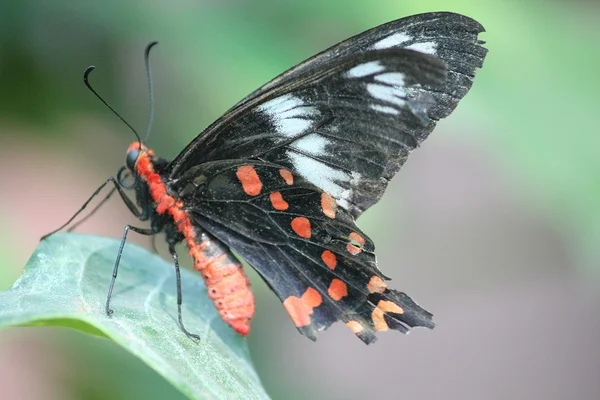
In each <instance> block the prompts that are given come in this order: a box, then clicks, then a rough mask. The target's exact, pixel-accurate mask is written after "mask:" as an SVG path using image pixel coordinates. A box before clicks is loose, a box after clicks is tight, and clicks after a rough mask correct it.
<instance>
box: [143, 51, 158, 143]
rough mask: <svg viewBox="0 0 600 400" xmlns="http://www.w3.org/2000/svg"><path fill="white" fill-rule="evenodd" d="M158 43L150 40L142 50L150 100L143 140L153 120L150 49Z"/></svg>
mask: <svg viewBox="0 0 600 400" xmlns="http://www.w3.org/2000/svg"><path fill="white" fill-rule="evenodd" d="M157 44H158V42H157V41H154V42H150V43H149V44H148V46H146V50H145V51H144V65H145V67H146V79H147V80H148V99H149V101H150V115H149V116H148V127H147V128H146V134H145V135H144V142H145V141H146V140H147V139H148V136H150V131H151V130H152V122H153V121H154V85H153V84H152V72H151V71H150V50H152V48H153V47H154V46H156V45H157Z"/></svg>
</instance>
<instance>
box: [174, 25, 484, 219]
mask: <svg viewBox="0 0 600 400" xmlns="http://www.w3.org/2000/svg"><path fill="white" fill-rule="evenodd" d="M482 30H483V29H482V27H481V26H480V25H479V24H478V23H477V22H475V21H473V20H471V19H469V18H466V17H463V16H460V15H457V14H448V13H434V14H425V15H421V16H414V17H409V18H406V19H402V20H398V21H394V22H390V23H388V24H386V25H382V26H380V27H378V28H374V29H373V30H371V31H368V32H365V33H363V34H361V35H358V36H356V37H354V38H352V39H349V40H348V41H346V42H343V43H341V44H339V45H338V46H335V47H333V48H332V49H330V50H328V51H326V52H324V53H322V54H321V55H318V56H316V57H315V58H313V59H311V60H309V61H307V62H305V63H303V64H301V65H300V66H298V67H296V68H294V69H292V70H290V71H288V72H287V73H285V74H283V75H282V76H280V77H279V78H277V79H275V80H274V81H272V82H271V83H269V84H267V85H265V86H264V87H263V88H261V89H259V90H258V91H256V92H255V93H254V94H253V95H251V96H249V97H248V98H246V99H245V100H244V101H242V102H241V103H239V104H238V105H237V106H236V107H234V108H233V109H232V110H230V111H229V112H228V113H227V114H225V115H224V116H223V117H222V118H221V119H219V120H217V121H216V122H215V123H214V124H212V125H211V126H210V127H209V128H207V129H206V130H205V131H204V132H203V133H202V134H201V135H200V136H198V138H196V139H195V140H194V141H193V142H192V143H190V145H188V147H187V148H186V149H185V150H184V151H183V152H182V153H180V155H179V156H178V157H177V158H176V159H175V160H173V162H172V163H171V164H170V166H169V169H168V172H169V173H170V174H171V177H173V178H175V177H177V176H178V175H180V174H181V173H182V172H183V171H185V170H188V169H190V168H192V167H194V166H197V165H200V164H202V163H205V162H208V161H214V160H221V159H254V160H262V161H269V162H274V163H277V164H280V165H283V166H285V167H286V168H288V169H290V170H292V171H294V172H295V173H297V174H300V175H301V176H303V177H304V178H305V179H306V180H308V181H310V182H311V183H312V184H314V185H316V186H317V187H319V188H320V189H321V190H324V191H326V192H327V193H329V194H331V195H332V196H333V197H335V198H336V199H337V200H338V202H339V204H340V206H341V207H344V208H345V209H347V210H348V211H350V213H351V214H352V215H353V216H354V217H357V216H358V215H360V214H361V213H362V212H363V211H364V210H366V209H367V208H368V207H370V206H371V205H372V204H374V203H376V202H377V201H378V200H379V198H380V197H381V196H382V194H383V192H384V191H385V188H386V187H387V184H388V181H389V180H390V179H391V178H392V177H393V175H394V174H395V173H396V172H397V171H398V170H399V169H400V167H401V166H402V165H403V164H404V162H405V161H406V159H407V157H408V155H409V153H410V151H412V150H413V149H414V148H415V147H416V146H417V145H418V143H420V142H421V141H423V140H425V138H427V136H428V135H429V133H430V132H431V131H432V130H433V128H434V127H435V124H436V122H437V120H438V119H439V118H442V117H445V116H447V115H448V114H449V113H450V112H451V111H452V110H453V109H454V108H455V107H456V104H457V103H458V101H459V100H460V99H461V98H462V96H464V95H465V94H466V92H467V91H468V89H469V88H470V86H471V81H472V78H473V76H474V73H475V69H476V68H477V67H479V66H481V64H482V62H483V57H484V56H485V52H486V50H485V49H484V48H482V47H481V46H480V45H479V42H478V40H477V33H479V32H481V31H482ZM403 47H404V48H411V49H414V50H420V51H425V52H429V53H431V54H433V55H427V54H423V53H420V52H417V51H414V50H407V49H403Z"/></svg>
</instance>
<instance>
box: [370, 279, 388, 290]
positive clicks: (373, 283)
mask: <svg viewBox="0 0 600 400" xmlns="http://www.w3.org/2000/svg"><path fill="white" fill-rule="evenodd" d="M367 287H368V288H369V293H383V292H385V290H386V289H387V285H386V284H385V282H384V281H383V279H381V278H380V277H378V276H377V275H373V276H372V277H371V279H370V280H369V284H368V285H367Z"/></svg>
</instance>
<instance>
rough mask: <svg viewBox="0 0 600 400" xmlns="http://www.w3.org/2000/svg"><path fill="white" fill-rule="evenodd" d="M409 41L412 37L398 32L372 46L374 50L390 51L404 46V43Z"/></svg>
mask: <svg viewBox="0 0 600 400" xmlns="http://www.w3.org/2000/svg"><path fill="white" fill-rule="evenodd" d="M409 40H412V37H410V36H409V35H407V34H406V33H402V32H396V33H394V34H392V35H390V36H388V37H386V38H384V39H382V40H380V41H379V42H377V43H375V44H374V45H373V46H372V48H373V49H377V50H380V49H389V48H390V47H394V46H399V45H400V44H402V43H404V42H408V41H409Z"/></svg>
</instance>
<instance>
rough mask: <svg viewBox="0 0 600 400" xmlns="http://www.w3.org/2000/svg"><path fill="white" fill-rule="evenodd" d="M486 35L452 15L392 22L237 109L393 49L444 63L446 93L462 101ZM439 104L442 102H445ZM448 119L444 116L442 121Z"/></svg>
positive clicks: (323, 55) (297, 69)
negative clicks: (341, 62)
mask: <svg viewBox="0 0 600 400" xmlns="http://www.w3.org/2000/svg"><path fill="white" fill-rule="evenodd" d="M484 31H485V29H484V28H483V26H481V24H480V23H479V22H477V21H475V20H474V19H472V18H469V17H467V16H464V15H461V14H456V13H451V12H432V13H424V14H417V15H411V16H408V17H405V18H400V19H397V20H395V21H390V22H387V23H385V24H382V25H379V26H376V27H375V28H371V29H369V30H367V31H364V32H362V33H360V34H358V35H355V36H352V37H351V38H348V39H346V40H344V41H342V42H340V43H338V44H336V45H334V46H332V47H330V48H328V49H326V50H324V51H322V52H320V53H319V54H317V55H315V56H313V57H311V58H309V59H308V60H306V61H304V62H302V63H300V64H298V65H296V66H294V67H292V68H290V69H289V70H287V71H285V72H284V73H282V74H281V75H279V76H277V77H276V78H275V79H273V80H271V81H269V82H268V83H266V84H265V85H263V86H262V87H260V88H259V89H257V90H255V91H254V92H252V93H251V94H250V95H248V96H246V97H245V98H244V99H243V100H242V101H240V102H239V103H238V104H237V105H236V107H237V106H239V105H241V104H243V103H244V102H246V101H248V100H250V99H252V98H253V97H256V96H258V95H260V94H261V93H263V92H265V91H267V90H269V89H271V88H273V87H275V86H278V85H282V84H283V83H285V82H286V81H289V80H292V79H294V78H295V77H297V76H299V75H301V74H303V73H305V72H306V71H309V70H311V69H316V68H318V67H319V66H322V65H324V64H327V63H330V62H332V61H334V60H336V59H341V58H344V57H347V56H348V55H350V54H356V53H360V52H365V51H369V50H376V49H390V48H404V49H413V50H417V51H421V52H424V53H428V54H434V55H436V56H437V57H439V58H440V59H442V60H443V61H444V63H445V64H446V65H447V68H448V77H449V79H448V81H447V82H446V88H445V91H446V92H448V93H453V91H455V90H457V89H458V90H460V89H462V91H464V93H459V94H458V96H460V97H462V96H464V95H465V94H466V92H467V91H468V90H469V88H470V87H471V81H472V78H473V76H474V75H475V68H478V67H481V65H482V63H483V59H484V58H485V55H486V53H487V50H486V49H485V48H483V47H481V44H483V41H480V40H478V39H477V35H478V34H479V33H481V32H484ZM438 100H439V101H442V99H441V98H440V99H438ZM450 111H452V110H450ZM444 116H445V115H441V116H439V117H438V119H439V118H443V117H444Z"/></svg>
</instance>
